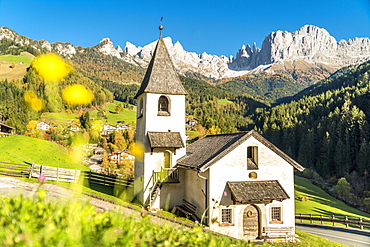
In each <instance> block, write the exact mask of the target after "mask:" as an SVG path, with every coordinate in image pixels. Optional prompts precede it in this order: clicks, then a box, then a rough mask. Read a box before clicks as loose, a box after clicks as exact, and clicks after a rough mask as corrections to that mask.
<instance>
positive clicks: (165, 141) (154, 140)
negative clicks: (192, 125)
mask: <svg viewBox="0 0 370 247" xmlns="http://www.w3.org/2000/svg"><path fill="white" fill-rule="evenodd" d="M148 138H149V143H150V147H151V148H152V149H153V148H183V147H185V145H184V142H183V141H182V138H181V134H180V132H152V131H148Z"/></svg>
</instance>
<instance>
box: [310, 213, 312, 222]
mask: <svg viewBox="0 0 370 247" xmlns="http://www.w3.org/2000/svg"><path fill="white" fill-rule="evenodd" d="M310 224H312V214H310Z"/></svg>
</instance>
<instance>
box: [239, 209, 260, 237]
mask: <svg viewBox="0 0 370 247" xmlns="http://www.w3.org/2000/svg"><path fill="white" fill-rule="evenodd" d="M259 231H260V224H259V213H258V210H257V208H256V207H255V206H252V205H250V206H248V207H246V208H245V209H244V213H243V235H244V237H245V238H247V239H256V238H257V237H258V236H259Z"/></svg>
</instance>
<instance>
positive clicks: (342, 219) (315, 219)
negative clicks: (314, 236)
mask: <svg viewBox="0 0 370 247" xmlns="http://www.w3.org/2000/svg"><path fill="white" fill-rule="evenodd" d="M295 219H296V220H300V222H303V221H304V220H305V221H309V223H310V224H318V223H319V224H321V225H323V224H325V223H324V222H329V223H332V224H333V226H335V224H343V225H345V226H346V227H356V228H358V227H359V228H360V229H361V230H363V229H364V228H370V220H369V219H364V218H356V217H350V216H335V215H320V214H295ZM306 223H308V222H306Z"/></svg>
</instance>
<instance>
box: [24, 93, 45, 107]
mask: <svg viewBox="0 0 370 247" xmlns="http://www.w3.org/2000/svg"><path fill="white" fill-rule="evenodd" d="M23 97H24V100H25V101H26V103H27V105H28V106H29V107H31V108H32V109H34V110H35V111H41V109H42V108H43V107H44V103H43V101H42V99H40V98H38V97H37V95H36V94H35V92H34V91H31V90H28V91H26V92H25V93H24V96H23Z"/></svg>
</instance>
